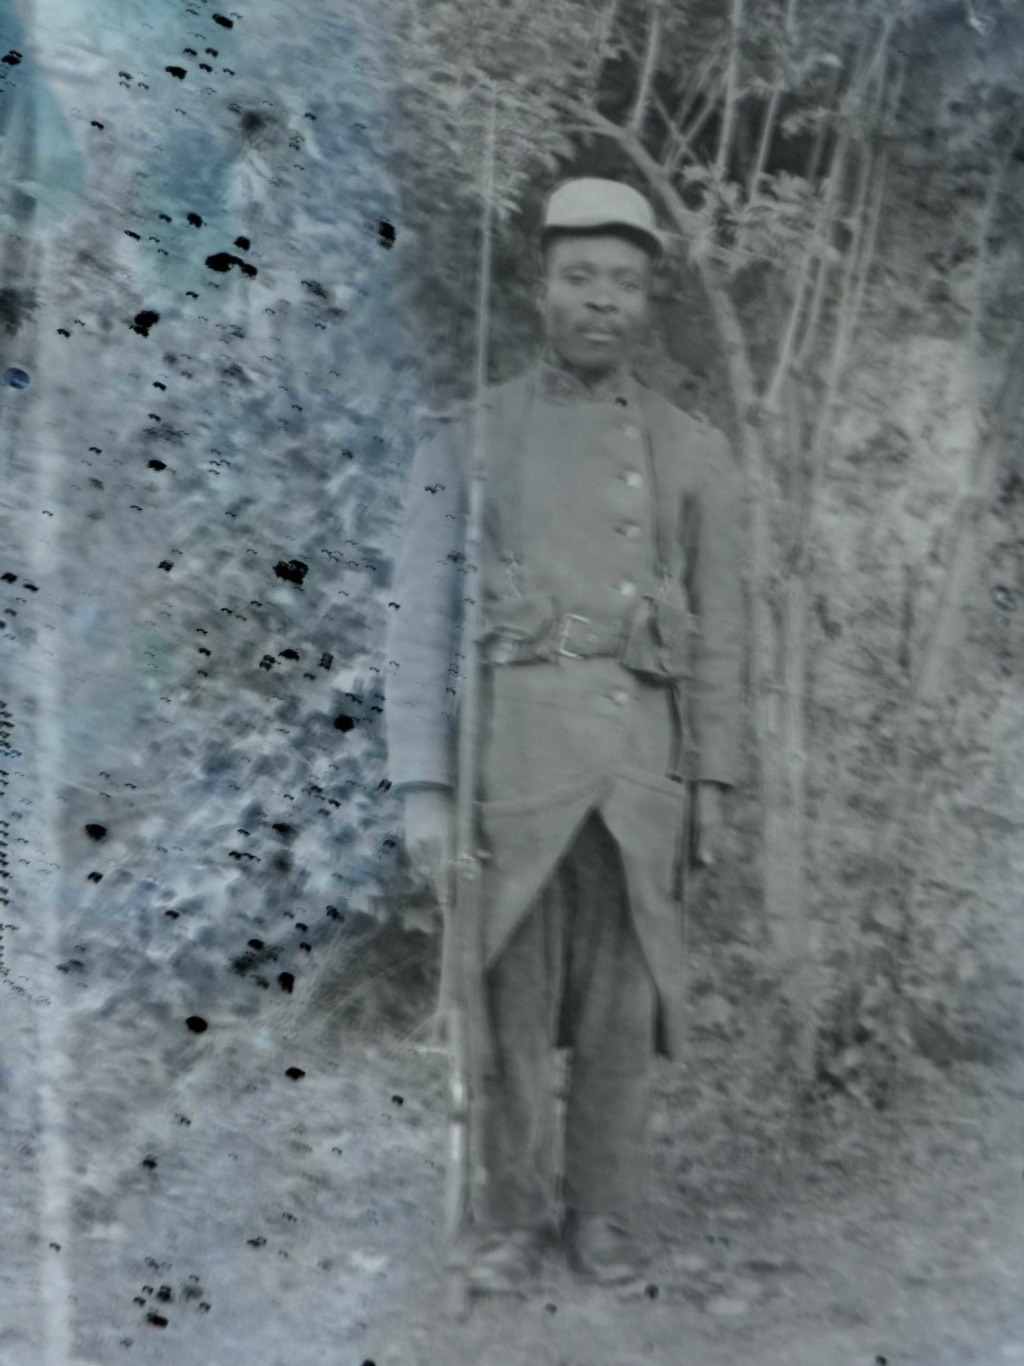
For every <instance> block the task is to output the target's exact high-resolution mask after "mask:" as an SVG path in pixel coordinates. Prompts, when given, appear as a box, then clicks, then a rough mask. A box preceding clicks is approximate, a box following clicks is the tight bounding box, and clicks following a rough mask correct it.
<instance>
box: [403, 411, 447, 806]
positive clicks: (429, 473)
mask: <svg viewBox="0 0 1024 1366" xmlns="http://www.w3.org/2000/svg"><path fill="white" fill-rule="evenodd" d="M462 505H463V478H462V469H461V461H460V459H459V457H458V451H457V446H456V439H455V433H454V431H453V424H452V423H450V422H446V423H444V424H443V425H442V428H441V430H440V431H438V432H435V434H434V435H433V436H431V437H429V438H428V439H427V440H426V441H425V442H424V443H423V444H422V445H421V446H420V447H419V448H418V450H417V451H416V454H415V456H414V458H413V462H412V467H411V470H410V474H409V482H408V487H407V492H406V498H405V507H404V510H403V515H402V518H401V523H400V533H399V535H400V539H399V544H398V549H397V553H396V557H395V573H394V580H393V585H392V598H393V600H394V601H395V602H397V603H398V607H397V609H396V608H392V609H391V614H390V616H389V620H388V630H387V635H386V640H385V648H386V661H387V673H386V683H385V707H384V718H385V733H386V737H387V747H388V776H389V778H390V780H391V783H392V785H393V786H394V787H395V788H399V789H400V788H403V787H408V786H420V785H425V786H437V787H442V788H449V789H451V788H452V787H453V786H454V768H455V762H454V761H455V748H454V745H455V736H454V717H455V693H454V681H453V679H454V676H453V673H452V668H453V664H454V661H455V655H456V651H457V649H458V630H459V607H460V604H461V601H462V589H461V584H462V570H461V565H460V559H461V551H462V538H463V506H462Z"/></svg>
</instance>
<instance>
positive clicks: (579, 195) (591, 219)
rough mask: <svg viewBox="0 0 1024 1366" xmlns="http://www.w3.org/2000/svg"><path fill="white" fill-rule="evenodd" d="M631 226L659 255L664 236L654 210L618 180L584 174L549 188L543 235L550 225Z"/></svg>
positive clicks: (561, 226)
mask: <svg viewBox="0 0 1024 1366" xmlns="http://www.w3.org/2000/svg"><path fill="white" fill-rule="evenodd" d="M604 227H609V228H610V227H623V228H630V229H632V231H633V232H638V233H640V234H641V236H643V237H645V238H646V239H647V241H648V242H650V244H651V246H652V247H653V248H654V251H655V254H656V255H658V256H660V255H661V254H662V253H663V252H664V250H665V239H664V237H663V236H662V234H661V233H660V232H659V231H658V229H657V227H656V226H655V221H654V210H653V208H652V207H651V205H650V203H649V202H648V201H647V200H646V199H645V198H644V196H643V195H642V194H640V193H639V191H637V190H634V189H633V188H632V187H631V186H629V185H624V184H623V183H622V181H620V180H602V179H599V178H598V177H596V176H583V177H580V178H579V179H576V180H566V181H563V182H562V184H561V185H559V186H557V187H556V188H555V189H554V190H552V192H551V194H550V196H549V197H548V202H547V207H546V208H545V210H544V222H543V224H542V226H541V234H542V235H543V234H544V233H546V232H547V231H548V229H549V228H570V229H571V228H579V229H589V228H604Z"/></svg>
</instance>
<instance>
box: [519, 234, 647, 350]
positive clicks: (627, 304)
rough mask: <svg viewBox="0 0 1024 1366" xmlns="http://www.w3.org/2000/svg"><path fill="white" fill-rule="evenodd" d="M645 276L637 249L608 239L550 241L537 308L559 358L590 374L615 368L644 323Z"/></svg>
mask: <svg viewBox="0 0 1024 1366" xmlns="http://www.w3.org/2000/svg"><path fill="white" fill-rule="evenodd" d="M650 276H651V258H650V256H649V255H648V253H647V252H646V251H644V249H643V247H640V246H637V245H636V244H635V243H633V242H630V241H627V240H626V239H625V238H623V237H619V236H617V235H615V234H614V233H607V234H604V233H603V234H601V235H600V236H594V237H589V236H586V237H584V236H580V237H557V238H555V239H554V241H553V242H551V244H550V246H549V247H548V252H547V269H546V273H545V277H544V280H543V281H542V283H541V286H540V292H539V302H540V308H541V313H542V315H543V319H544V330H545V332H546V334H547V338H548V341H549V342H550V343H551V345H552V346H553V347H554V349H555V350H556V351H557V352H558V354H559V355H560V356H561V358H562V359H563V360H564V361H567V362H568V363H569V364H570V365H574V366H576V367H577V368H578V369H580V370H585V371H590V372H592V373H594V374H602V373H605V372H608V371H611V370H614V369H615V368H616V367H617V366H618V365H620V364H621V363H622V361H623V360H624V359H625V358H626V356H627V354H628V353H629V351H630V349H631V347H632V344H633V342H634V340H635V339H636V337H637V336H638V335H639V333H640V332H641V331H642V330H643V327H644V324H645V323H646V321H647V296H648V289H649V287H650Z"/></svg>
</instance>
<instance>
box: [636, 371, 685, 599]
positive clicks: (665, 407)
mask: <svg viewBox="0 0 1024 1366" xmlns="http://www.w3.org/2000/svg"><path fill="white" fill-rule="evenodd" d="M637 392H638V394H639V397H640V406H641V408H642V409H643V414H644V420H645V426H646V428H647V446H648V454H649V458H650V464H651V496H652V500H653V507H654V545H655V555H656V556H657V561H658V564H657V568H658V576H659V578H661V577H664V576H665V575H666V574H669V573H671V572H672V549H673V546H674V545H675V543H676V540H677V538H676V530H677V528H678V521H679V502H678V499H676V498H673V497H672V496H671V490H672V489H673V488H674V487H676V486H677V477H674V476H675V475H676V470H677V469H678V466H679V462H680V460H681V459H682V458H683V452H682V451H681V450H680V449H679V441H678V434H677V431H676V426H675V422H674V421H673V417H672V405H671V404H670V403H669V402H668V400H667V399H665V398H663V397H662V396H661V394H659V393H656V392H655V390H653V389H648V388H647V386H646V385H645V384H639V383H638V384H637Z"/></svg>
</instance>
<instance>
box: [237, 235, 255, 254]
mask: <svg viewBox="0 0 1024 1366" xmlns="http://www.w3.org/2000/svg"><path fill="white" fill-rule="evenodd" d="M234 244H235V246H236V247H240V248H241V249H242V251H248V250H249V248H250V246H251V245H252V243H251V242H250V241H249V239H248V237H236V238H235V243H234Z"/></svg>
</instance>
